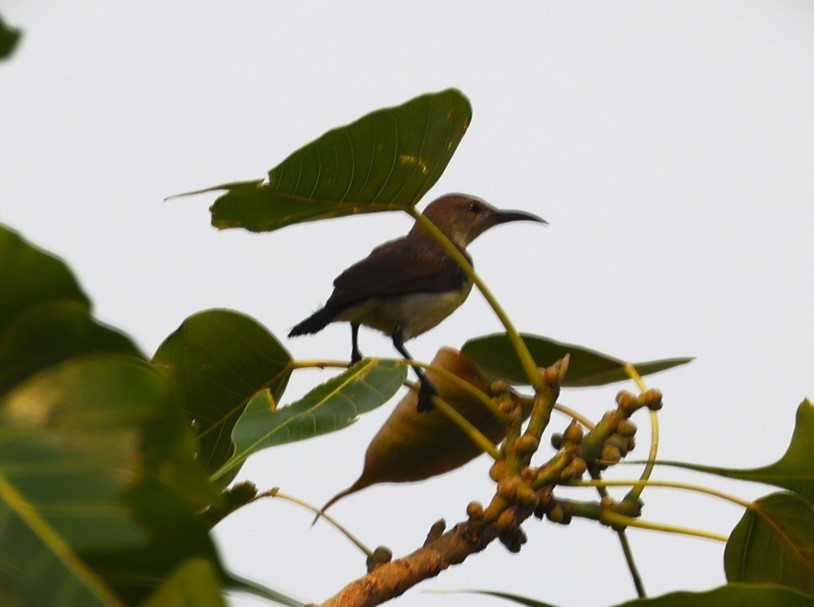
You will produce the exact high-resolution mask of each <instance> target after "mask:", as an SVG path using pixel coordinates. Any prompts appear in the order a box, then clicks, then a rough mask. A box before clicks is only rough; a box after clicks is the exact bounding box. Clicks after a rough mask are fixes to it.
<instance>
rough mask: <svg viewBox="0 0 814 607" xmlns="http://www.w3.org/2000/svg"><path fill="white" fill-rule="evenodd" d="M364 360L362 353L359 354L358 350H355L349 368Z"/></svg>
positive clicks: (351, 354) (351, 355)
mask: <svg viewBox="0 0 814 607" xmlns="http://www.w3.org/2000/svg"><path fill="white" fill-rule="evenodd" d="M362 358H364V357H363V356H362V353H361V352H359V350H358V349H356V348H354V349H353V351H352V352H351V353H350V364H349V365H348V367H352V366H353V365H355V364H356V363H358V362H359V361H360V360H362Z"/></svg>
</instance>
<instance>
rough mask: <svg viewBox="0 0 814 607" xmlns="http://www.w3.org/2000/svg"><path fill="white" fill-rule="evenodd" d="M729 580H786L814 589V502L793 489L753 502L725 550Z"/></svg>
mask: <svg viewBox="0 0 814 607" xmlns="http://www.w3.org/2000/svg"><path fill="white" fill-rule="evenodd" d="M724 568H725V570H726V579H727V580H729V581H730V582H749V583H767V584H783V585H785V586H791V587H793V588H796V589H798V590H801V591H803V592H808V593H810V594H814V506H812V504H811V502H808V501H806V500H804V499H803V498H802V497H800V496H799V495H795V494H794V493H773V494H772V495H769V496H766V497H763V498H760V499H759V500H757V501H756V502H754V503H753V504H752V505H751V506H750V507H749V509H748V510H747V511H746V513H745V514H744V515H743V518H741V520H740V521H739V522H738V524H737V525H736V526H735V529H734V530H733V531H732V534H731V535H730V536H729V541H728V542H727V543H726V551H725V552H724Z"/></svg>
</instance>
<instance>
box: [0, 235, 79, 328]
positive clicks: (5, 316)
mask: <svg viewBox="0 0 814 607" xmlns="http://www.w3.org/2000/svg"><path fill="white" fill-rule="evenodd" d="M0 293H2V294H3V296H2V297H0V331H2V330H3V328H4V327H5V326H6V325H7V324H8V323H9V322H10V321H11V319H12V318H14V316H16V315H17V314H18V313H20V312H22V311H23V310H24V309H25V308H27V307H28V306H31V305H34V304H37V303H41V302H45V301H52V300H61V299H67V300H70V301H76V302H79V303H83V304H85V305H86V306H89V305H90V301H88V298H87V297H86V296H85V294H84V293H83V292H82V290H81V289H80V288H79V284H78V283H77V282H76V279H75V278H74V276H73V274H72V273H71V271H70V270H69V269H68V268H67V266H66V265H65V264H64V263H63V262H62V261H61V260H59V259H57V258H56V257H54V256H53V255H50V254H48V253H46V252H44V251H42V250H40V249H38V248H36V247H34V246H32V245H31V244H29V243H28V242H26V241H25V240H23V239H22V238H21V237H20V236H19V235H18V234H17V233H16V232H13V231H11V230H9V229H8V228H6V227H4V226H2V225H0Z"/></svg>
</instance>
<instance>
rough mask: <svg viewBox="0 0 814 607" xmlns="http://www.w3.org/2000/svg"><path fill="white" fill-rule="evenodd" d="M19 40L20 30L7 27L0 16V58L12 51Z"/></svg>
mask: <svg viewBox="0 0 814 607" xmlns="http://www.w3.org/2000/svg"><path fill="white" fill-rule="evenodd" d="M19 41H20V30H17V29H14V28H13V27H9V26H8V25H6V24H5V23H3V19H2V18H0V59H5V58H6V57H8V56H9V55H11V53H12V52H13V51H14V47H15V46H17V43H18V42H19Z"/></svg>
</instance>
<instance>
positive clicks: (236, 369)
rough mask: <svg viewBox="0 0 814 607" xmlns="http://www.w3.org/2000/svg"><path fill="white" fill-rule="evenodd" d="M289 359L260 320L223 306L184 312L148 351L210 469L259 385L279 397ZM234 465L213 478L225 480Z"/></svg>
mask: <svg viewBox="0 0 814 607" xmlns="http://www.w3.org/2000/svg"><path fill="white" fill-rule="evenodd" d="M291 362H292V361H291V355H290V354H289V353H288V351H287V350H286V349H285V348H284V347H283V346H282V345H281V344H280V342H278V341H277V339H276V338H275V337H274V336H273V335H272V334H271V333H269V332H268V331H267V330H266V329H265V328H264V327H263V326H261V325H260V324H259V323H257V322H256V321H255V320H253V319H251V318H249V317H248V316H244V315H242V314H238V313H237V312H231V311H229V310H208V311H206V312H200V313H198V314H195V315H194V316H190V317H189V318H187V319H186V320H185V321H184V322H183V324H182V325H181V326H180V327H179V328H178V329H177V330H176V331H175V332H174V333H173V334H172V335H170V336H169V337H168V338H167V339H166V340H164V343H162V344H161V346H160V347H159V348H158V351H157V352H156V353H155V356H154V357H153V363H154V364H155V365H157V366H158V367H160V368H161V369H163V370H164V371H165V372H166V373H167V374H169V375H170V376H171V377H172V378H173V379H174V380H175V382H176V384H177V385H178V388H179V390H180V393H181V397H182V400H183V403H184V407H185V409H186V411H187V415H188V416H189V418H190V419H192V420H194V422H195V426H196V430H197V436H198V459H199V461H200V462H201V463H202V464H203V465H204V466H205V467H206V469H207V470H208V471H209V472H210V473H212V472H215V471H216V470H218V469H220V467H221V466H223V464H225V463H226V461H227V460H228V459H229V458H230V457H231V456H232V454H233V453H234V443H233V442H232V438H231V435H232V428H233V427H234V425H235V422H237V420H238V418H239V417H240V415H241V414H242V413H243V410H244V409H245V408H246V404H247V403H248V402H249V399H250V398H251V397H252V396H253V395H254V394H255V393H256V392H258V391H260V390H263V389H268V390H269V391H270V392H271V394H272V396H273V398H274V399H275V400H279V399H280V397H281V396H282V394H283V391H284V390H285V387H286V384H287V383H288V378H289V377H290V375H291V369H292V367H291ZM238 469H239V468H237V467H235V468H233V469H232V473H231V474H230V475H227V476H224V477H222V478H220V480H219V484H220V485H221V486H225V485H226V484H228V483H229V482H230V481H231V480H232V479H233V478H234V475H235V474H237V472H238Z"/></svg>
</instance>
